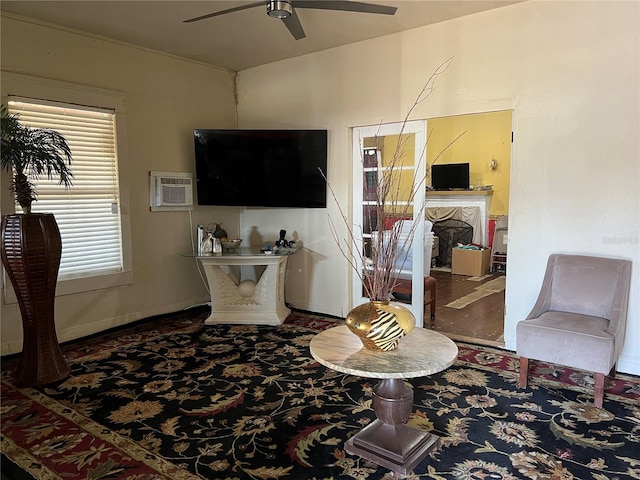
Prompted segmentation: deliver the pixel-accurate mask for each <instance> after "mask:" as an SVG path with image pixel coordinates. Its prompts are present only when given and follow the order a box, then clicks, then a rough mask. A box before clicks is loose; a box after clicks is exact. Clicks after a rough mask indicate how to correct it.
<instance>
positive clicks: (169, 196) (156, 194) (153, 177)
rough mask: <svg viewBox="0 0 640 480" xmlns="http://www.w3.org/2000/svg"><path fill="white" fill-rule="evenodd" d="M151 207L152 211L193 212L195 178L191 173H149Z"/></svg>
mask: <svg viewBox="0 0 640 480" xmlns="http://www.w3.org/2000/svg"><path fill="white" fill-rule="evenodd" d="M149 205H150V207H151V210H152V211H163V210H191V208H192V207H193V176H192V175H191V174H190V173H174V172H149Z"/></svg>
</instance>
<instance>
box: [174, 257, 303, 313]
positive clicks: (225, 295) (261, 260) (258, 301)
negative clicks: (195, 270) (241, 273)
mask: <svg viewBox="0 0 640 480" xmlns="http://www.w3.org/2000/svg"><path fill="white" fill-rule="evenodd" d="M298 250H299V249H293V248H287V249H280V250H279V251H278V252H277V253H272V254H270V255H265V254H264V253H262V252H261V251H260V249H258V248H249V247H246V248H238V249H235V250H230V251H225V252H223V253H222V255H212V254H209V255H200V256H196V255H189V254H187V255H185V256H189V257H195V258H197V259H198V261H199V262H200V264H201V265H202V268H203V270H204V272H205V275H206V276H207V282H208V284H209V292H210V294H211V315H209V318H207V319H206V320H205V322H204V323H205V324H206V325H215V324H219V323H232V324H251V325H255V324H264V325H280V324H282V323H283V322H284V321H285V319H286V318H287V317H288V316H289V314H290V313H291V310H290V309H289V308H287V306H286V305H285V303H284V281H285V274H286V270H287V259H288V258H289V255H292V254H294V253H296V252H297V251H298ZM234 265H237V266H247V265H252V266H265V267H266V268H265V270H264V272H263V273H262V276H261V277H260V278H259V279H258V281H257V282H255V281H253V280H244V281H238V279H237V277H236V276H235V275H234V274H233V272H232V271H231V268H230V267H231V266H234Z"/></svg>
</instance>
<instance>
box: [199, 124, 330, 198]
mask: <svg viewBox="0 0 640 480" xmlns="http://www.w3.org/2000/svg"><path fill="white" fill-rule="evenodd" d="M193 137H194V144H195V159H196V192H197V199H198V205H223V206H236V207H291V208H325V207H326V206H327V185H326V182H325V180H324V178H323V177H322V174H321V173H320V170H319V169H321V170H322V172H324V173H325V174H326V173H327V131H326V130H207V129H197V130H194V134H193Z"/></svg>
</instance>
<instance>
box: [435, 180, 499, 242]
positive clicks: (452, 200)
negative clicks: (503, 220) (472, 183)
mask: <svg viewBox="0 0 640 480" xmlns="http://www.w3.org/2000/svg"><path fill="white" fill-rule="evenodd" d="M492 195H493V190H451V191H439V190H438V191H434V190H429V191H427V202H426V206H427V208H429V207H478V208H480V218H481V220H482V238H483V239H484V243H483V245H484V246H488V245H489V228H488V227H489V205H490V204H491V196H492Z"/></svg>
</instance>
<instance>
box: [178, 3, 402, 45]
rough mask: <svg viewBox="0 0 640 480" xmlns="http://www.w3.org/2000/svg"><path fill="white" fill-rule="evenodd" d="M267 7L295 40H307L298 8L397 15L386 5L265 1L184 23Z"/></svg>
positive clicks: (394, 9)
mask: <svg viewBox="0 0 640 480" xmlns="http://www.w3.org/2000/svg"><path fill="white" fill-rule="evenodd" d="M259 6H266V7H267V15H269V16H270V17H273V18H279V19H280V20H282V21H283V22H284V24H285V26H286V27H287V28H288V29H289V32H291V35H293V38H295V39H296V40H300V39H301V38H305V37H306V35H305V33H304V29H303V28H302V25H301V24H300V20H299V19H298V15H296V10H295V9H296V8H310V9H316V10H339V11H346V12H361V13H375V14H379V15H394V14H395V13H396V10H397V8H396V7H388V6H386V5H375V4H373V3H364V2H350V1H339V0H319V1H312V0H266V1H265V0H263V1H261V2H254V3H249V4H247V5H241V6H239V7H233V8H229V9H227V10H222V11H220V12H213V13H208V14H206V15H201V16H199V17H194V18H190V19H188V20H184V21H183V23H193V22H198V21H200V20H205V19H207V18H211V17H218V16H220V15H225V14H227V13H232V12H238V11H240V10H246V9H248V8H253V7H259Z"/></svg>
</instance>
